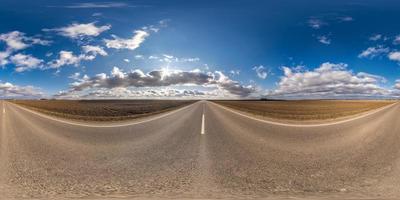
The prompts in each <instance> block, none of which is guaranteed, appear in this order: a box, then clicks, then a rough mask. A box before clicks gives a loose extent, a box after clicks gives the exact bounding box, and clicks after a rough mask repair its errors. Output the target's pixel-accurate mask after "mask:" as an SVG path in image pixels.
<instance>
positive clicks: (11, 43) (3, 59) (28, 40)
mask: <svg viewBox="0 0 400 200" xmlns="http://www.w3.org/2000/svg"><path fill="white" fill-rule="evenodd" d="M0 42H4V43H5V44H6V50H5V51H0V66H4V65H6V64H8V63H10V60H9V59H10V56H11V55H12V54H13V53H15V52H17V51H20V50H23V49H26V48H28V47H30V46H32V45H35V44H39V45H49V44H50V43H51V42H50V41H48V40H42V39H40V38H37V37H28V36H26V34H25V33H22V32H19V31H12V32H9V33H3V34H0ZM18 58H22V57H21V55H18V56H16V57H14V59H13V61H17V63H19V64H20V65H21V67H24V66H28V67H29V66H30V64H28V63H27V61H30V62H31V63H34V61H37V60H35V59H27V60H25V62H22V60H21V59H18ZM25 58H27V57H25ZM30 58H33V57H32V56H30ZM19 61H21V62H19ZM14 63H15V62H14ZM20 69H22V68H20Z"/></svg>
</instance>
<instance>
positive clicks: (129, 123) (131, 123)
mask: <svg viewBox="0 0 400 200" xmlns="http://www.w3.org/2000/svg"><path fill="white" fill-rule="evenodd" d="M197 103H198V102H195V103H192V104H190V105H187V106H184V107H182V108H179V109H177V110H173V111H169V112H167V113H165V114H161V115H159V116H156V117H151V118H150V119H147V120H142V121H138V122H127V123H121V124H110V125H95V124H84V123H79V122H77V123H75V122H72V121H67V120H61V119H58V118H53V117H51V116H48V115H46V114H42V113H39V112H37V111H34V110H30V109H28V108H24V107H22V106H20V105H17V104H14V103H11V104H12V105H13V106H15V107H17V108H20V109H23V110H25V111H27V112H30V113H33V114H35V115H39V116H40V117H43V118H46V119H50V120H53V121H57V122H60V123H65V124H70V125H75V126H84V127H93V128H112V127H124V126H131V125H137V124H142V123H146V122H150V121H154V120H157V119H160V118H163V117H167V116H169V115H172V114H174V113H176V112H179V111H181V110H183V109H186V108H189V107H190V106H193V105H194V104H197Z"/></svg>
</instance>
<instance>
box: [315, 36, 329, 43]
mask: <svg viewBox="0 0 400 200" xmlns="http://www.w3.org/2000/svg"><path fill="white" fill-rule="evenodd" d="M317 39H318V41H319V42H321V43H322V44H326V45H329V44H331V39H330V38H329V37H328V36H326V35H321V36H317Z"/></svg>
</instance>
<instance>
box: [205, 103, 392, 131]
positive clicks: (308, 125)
mask: <svg viewBox="0 0 400 200" xmlns="http://www.w3.org/2000/svg"><path fill="white" fill-rule="evenodd" d="M211 103H212V104H215V105H217V106H219V107H221V108H223V109H225V110H227V111H229V112H232V113H234V114H237V115H240V116H243V117H246V118H249V119H252V120H256V121H259V122H263V123H267V124H272V125H278V126H290V127H318V126H330V125H336V124H342V123H346V122H350V121H354V120H357V119H361V118H363V117H367V116H369V115H372V114H374V113H377V112H379V111H382V110H384V109H388V108H389V107H392V106H394V105H396V104H398V103H399V102H396V103H393V104H390V105H387V106H384V107H382V108H379V109H377V110H374V111H371V112H367V113H365V114H363V115H360V116H357V117H355V118H350V119H346V120H341V121H337V122H331V123H323V124H287V123H281V122H273V121H268V120H264V119H259V118H256V117H252V116H249V115H247V114H243V113H240V112H238V111H235V110H232V109H231V108H227V107H225V106H222V105H219V104H217V103H214V102H211Z"/></svg>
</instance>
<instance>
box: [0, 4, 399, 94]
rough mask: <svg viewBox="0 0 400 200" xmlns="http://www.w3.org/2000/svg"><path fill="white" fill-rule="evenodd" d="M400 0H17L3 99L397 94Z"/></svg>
mask: <svg viewBox="0 0 400 200" xmlns="http://www.w3.org/2000/svg"><path fill="white" fill-rule="evenodd" d="M399 18H400V2H399V1H387V0H379V1H378V0H376V1H367V0H363V1H361V0H357V1H355V0H349V1H319V0H318V1H317V0H307V1H306V0H298V1H290V0H282V1H268V0H264V1H255V0H250V1H249V0H236V1H186V0H185V1H184V0H171V1H164V0H160V1H66V0H59V1H50V0H36V1H24V0H20V1H15V0H1V6H0V98H43V97H44V98H260V97H267V98H286V99H302V98H307V99H308V98H393V97H398V96H399V95H400V23H399V22H398V21H399V20H398V19H399Z"/></svg>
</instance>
